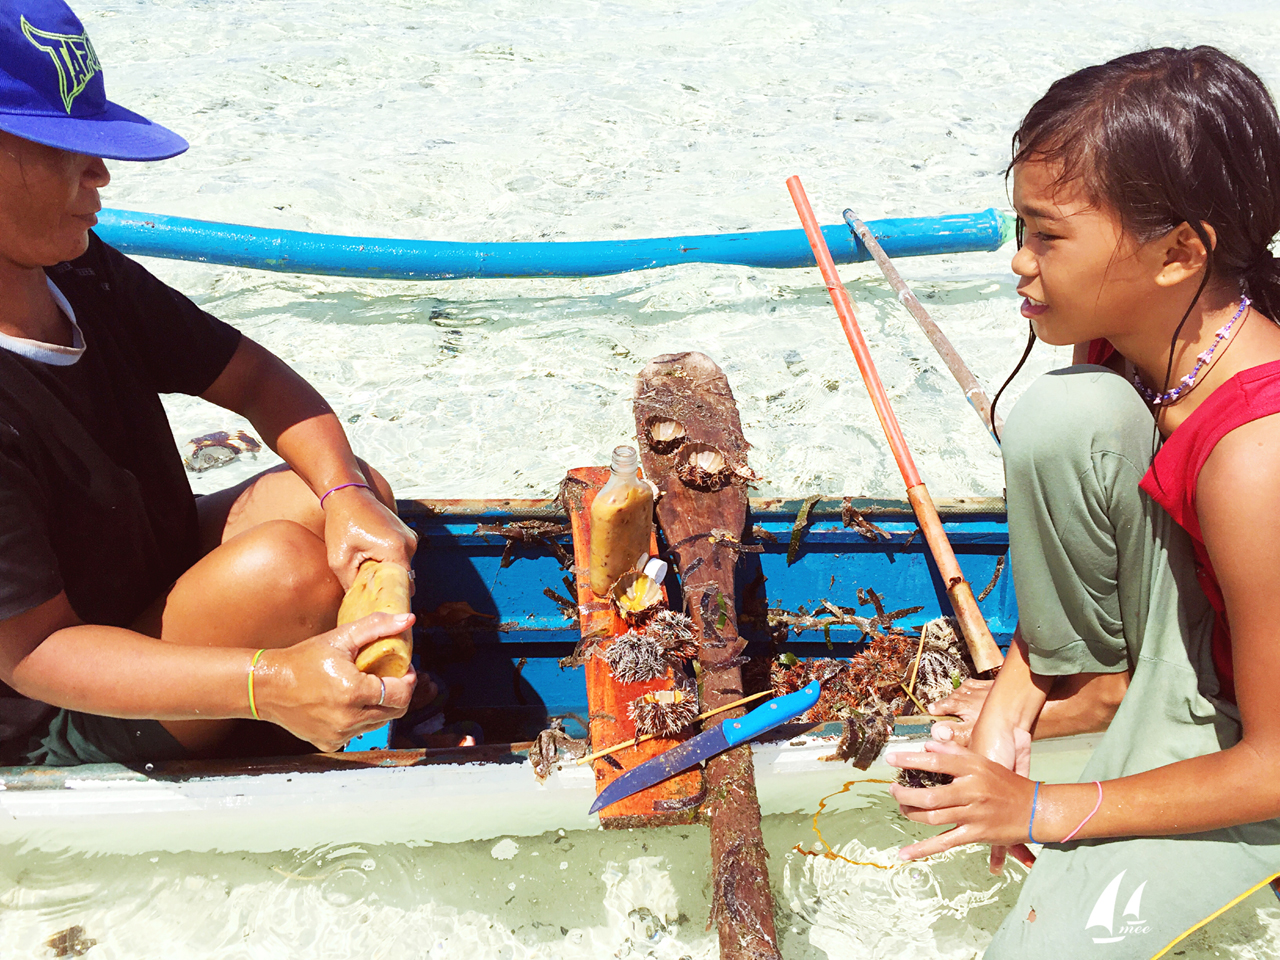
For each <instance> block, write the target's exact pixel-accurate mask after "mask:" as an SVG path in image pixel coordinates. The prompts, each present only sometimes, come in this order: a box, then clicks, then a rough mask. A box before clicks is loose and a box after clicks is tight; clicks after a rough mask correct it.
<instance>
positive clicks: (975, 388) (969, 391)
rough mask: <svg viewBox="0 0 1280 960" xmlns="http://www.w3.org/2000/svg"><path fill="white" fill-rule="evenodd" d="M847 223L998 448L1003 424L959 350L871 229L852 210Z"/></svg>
mask: <svg viewBox="0 0 1280 960" xmlns="http://www.w3.org/2000/svg"><path fill="white" fill-rule="evenodd" d="M844 222H845V223H847V224H848V225H849V227H850V229H852V230H853V232H854V233H856V234H857V235H858V239H860V240H861V241H862V245H863V246H864V247H866V248H867V250H868V252H870V254H871V256H872V257H873V258H874V259H875V261H876V263H877V264H878V265H879V267H880V272H881V273H883V274H884V278H885V279H886V280H888V281H889V286H891V287H893V289H894V292H895V293H897V294H898V302H899V303H901V304H902V305H903V306H904V307H906V308H907V312H908V313H910V314H911V316H913V317H915V319H916V323H918V324H919V325H920V329H921V330H923V331H924V335H925V336H926V337H928V338H929V342H930V343H932V344H933V348H934V349H935V350H937V351H938V355H939V356H940V357H942V362H943V363H945V364H946V365H947V369H948V370H950V371H951V375H952V376H953V377H955V378H956V383H958V384H960V389H962V390H963V391H964V396H965V399H966V400H968V401H969V406H971V407H973V409H974V412H975V413H977V415H978V416H979V417H980V418H981V419H982V425H983V426H984V427H986V428H987V433H989V434H991V439H992V440H994V441H995V442H996V443H997V444H998V443H999V442H1000V427H1001V423H1000V421H999V420H998V419H993V418H992V414H991V401H990V400H988V399H987V394H986V392H985V391H984V390H983V389H982V384H980V383H978V378H977V377H975V376H974V375H973V373H972V371H970V369H969V368H968V367H967V366H966V365H965V362H964V360H962V359H961V357H960V354H959V353H957V352H956V348H955V347H953V346H952V345H951V341H950V340H948V339H947V335H946V334H945V333H943V332H942V328H941V327H939V326H938V325H937V324H936V323H934V322H933V317H931V316H929V311H928V310H926V309H925V308H924V306H923V305H922V304H921V303H920V300H919V298H917V297H916V295H915V294H914V293H912V292H911V288H910V287H908V286H907V283H906V281H905V280H903V279H902V275H901V274H900V273H898V268H897V267H895V266H894V265H893V261H892V260H890V259H889V255H888V254H887V253H885V252H884V247H882V246H880V241H879V240H877V239H876V238H875V235H874V234H873V233H872V232H871V230H870V229H868V227H867V225H866V224H865V223H863V222H862V221H861V220H859V219H858V218H857V217H856V216H854V215H853V211H852V210H846V211H845V212H844Z"/></svg>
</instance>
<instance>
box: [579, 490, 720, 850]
mask: <svg viewBox="0 0 1280 960" xmlns="http://www.w3.org/2000/svg"><path fill="white" fill-rule="evenodd" d="M608 479H609V468H608V467H576V468H574V469H572V470H570V471H569V490H570V492H571V495H570V496H569V497H566V498H565V499H566V500H567V501H568V502H567V503H566V508H567V509H568V510H569V521H570V524H571V525H572V528H573V560H574V569H575V573H576V575H577V586H578V618H579V623H580V626H581V629H582V636H583V638H584V639H588V638H592V637H601V638H603V639H602V641H601V644H600V648H599V651H598V652H597V655H596V656H593V657H591V658H590V659H589V660H588V661H587V668H586V673H587V703H588V705H589V706H590V710H591V717H590V725H591V749H592V751H593V752H594V751H596V750H603V749H605V748H606V747H609V746H612V745H613V744H615V743H621V742H623V741H624V740H630V739H632V738H633V737H635V735H636V728H635V724H634V723H633V722H632V720H631V718H630V717H629V716H628V715H627V705H628V704H629V703H631V701H633V700H635V699H636V698H637V697H640V696H642V695H644V694H646V693H648V692H650V691H652V690H666V689H670V688H671V686H672V676H673V675H672V674H671V673H670V671H668V675H667V677H666V678H663V679H658V680H650V681H646V682H644V683H620V682H618V681H617V680H615V679H614V677H613V675H612V674H611V673H610V672H609V667H608V665H607V664H606V663H605V662H604V660H603V659H602V658H601V657H600V656H599V652H602V651H603V650H605V649H607V648H608V645H609V644H610V643H611V642H612V640H611V639H610V638H613V637H617V636H620V635H621V634H623V633H626V632H627V623H626V621H625V620H624V619H623V618H622V617H621V616H619V615H618V613H617V611H616V610H615V609H614V606H613V604H612V603H611V602H609V601H608V600H607V599H604V598H601V597H597V596H596V595H595V594H594V593H593V592H592V591H591V586H590V577H589V575H588V572H587V570H588V563H589V560H590V557H591V525H590V518H591V503H592V501H593V500H595V496H596V493H597V492H599V490H600V488H601V487H603V486H604V484H605V481H607V480H608ZM657 547H658V544H657V538H656V537H655V538H654V540H653V543H652V545H651V547H650V552H651V553H655V554H656V553H657ZM664 592H665V591H664ZM694 732H695V731H694V730H692V729H690V730H689V731H688V732H687V733H685V734H683V735H682V736H680V737H678V738H676V739H673V740H668V739H664V738H661V737H659V738H655V739H653V740H647V741H645V742H644V743H640V744H637V745H636V746H634V747H627V748H625V749H622V750H619V751H618V752H617V753H614V754H611V755H610V757H601V758H600V759H599V760H596V761H594V770H595V777H596V793H597V794H598V793H599V792H600V791H601V790H603V789H604V788H605V787H606V786H608V785H609V784H610V783H611V782H612V781H613V780H614V779H616V778H617V777H618V776H620V775H621V774H622V773H623V772H624V771H626V770H630V769H632V768H633V767H635V766H637V765H639V764H641V763H643V762H644V761H646V760H648V759H649V758H651V757H655V756H657V755H658V754H660V753H662V752H663V751H665V750H669V749H670V748H671V747H673V746H675V745H676V744H677V743H679V742H680V741H681V740H683V739H686V738H687V737H688V736H691V735H692V734H693V733H694ZM610 759H612V760H614V761H616V763H610V762H609V761H610ZM702 792H703V788H702V771H701V769H699V768H697V767H695V768H694V769H693V770H690V771H687V772H685V773H682V774H680V775H679V776H676V777H672V778H671V779H669V780H665V781H663V782H662V783H659V784H655V785H654V786H652V787H650V788H649V789H648V790H642V791H640V792H639V793H635V794H632V795H631V796H629V797H626V798H625V799H623V800H620V801H618V802H617V803H614V804H611V805H609V806H608V807H605V808H604V810H602V811H601V813H600V822H601V823H602V824H604V825H605V826H631V825H633V824H645V825H653V824H661V823H688V822H690V821H692V820H694V819H695V818H696V817H697V813H698V806H699V803H700V801H701V797H702Z"/></svg>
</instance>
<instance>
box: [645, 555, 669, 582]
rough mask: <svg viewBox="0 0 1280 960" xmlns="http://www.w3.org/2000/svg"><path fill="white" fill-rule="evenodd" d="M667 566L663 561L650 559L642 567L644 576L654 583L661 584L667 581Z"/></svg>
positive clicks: (655, 558) (654, 558)
mask: <svg viewBox="0 0 1280 960" xmlns="http://www.w3.org/2000/svg"><path fill="white" fill-rule="evenodd" d="M667 569H668V565H667V562H666V561H665V560H659V559H658V558H657V557H650V558H649V562H648V563H646V564H645V565H644V575H645V576H646V577H648V578H649V579H650V580H652V581H653V582H654V583H662V581H663V580H665V579H667Z"/></svg>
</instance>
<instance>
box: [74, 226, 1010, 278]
mask: <svg viewBox="0 0 1280 960" xmlns="http://www.w3.org/2000/svg"><path fill="white" fill-rule="evenodd" d="M867 226H868V227H869V228H870V229H871V231H872V233H873V234H874V235H875V237H876V238H877V239H878V240H879V241H880V245H881V246H882V247H883V248H884V250H885V252H886V253H887V254H889V256H891V257H920V256H928V255H932V254H949V253H966V252H971V251H977V250H996V249H998V248H999V247H1000V246H1001V245H1002V244H1004V243H1005V241H1007V240H1008V239H1009V238H1010V237H1011V236H1012V233H1013V220H1012V218H1011V217H1009V216H1008V215H1007V214H1004V213H1001V212H1000V211H998V210H996V209H994V208H991V209H987V210H984V211H982V212H981V213H962V214H953V215H950V216H942V217H903V218H895V219H888V220H871V221H869V222H868V223H867ZM96 232H97V234H98V236H100V237H101V238H102V239H103V240H104V241H106V242H107V243H109V244H111V245H112V246H113V247H116V248H117V249H119V250H121V251H123V252H124V253H127V254H132V255H135V256H144V257H163V258H165V259H169V260H193V261H196V262H198V263H217V264H223V265H225V266H232V267H250V268H253V269H255V270H274V271H278V272H281V273H315V274H325V275H329V276H345V277H365V278H371V279H381V280H453V279H459V278H463V277H598V276H604V275H607V274H613V273H627V272H629V271H632V270H652V269H654V268H655V267H669V266H674V265H676V264H681V263H724V264H739V265H742V266H751V267H784V268H785V267H812V266H814V265H815V264H814V259H813V251H812V250H810V249H809V243H808V241H807V240H806V239H805V235H804V231H803V230H763V231H756V232H753V233H719V234H708V235H706V236H696V237H661V238H654V239H646V240H591V241H552V242H527V243H453V242H450V241H445V240H393V239H386V238H379V237H344V236H336V235H332V234H323V233H304V232H302V231H298V230H275V229H271V228H269V227H249V226H242V225H240V224H233V223H215V222H212V221H207V220H190V219H187V218H185V217H168V216H163V215H160V214H153V213H134V212H131V211H128V210H103V211H101V212H100V213H99V214H98V226H97V228H96ZM822 233H823V235H824V236H825V237H826V240H827V245H828V246H829V247H830V248H831V253H832V256H833V257H834V259H835V261H836V262H837V263H857V262H861V261H863V260H870V259H871V254H870V253H868V252H867V249H866V247H865V246H863V243H862V241H861V240H860V239H858V237H857V236H856V235H854V233H853V232H852V231H851V230H850V229H849V228H848V227H847V226H845V225H844V224H839V225H836V226H827V227H823V228H822Z"/></svg>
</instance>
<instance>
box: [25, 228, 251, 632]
mask: <svg viewBox="0 0 1280 960" xmlns="http://www.w3.org/2000/svg"><path fill="white" fill-rule="evenodd" d="M46 272H47V274H48V276H49V278H50V279H51V280H52V281H53V283H54V285H55V286H56V287H57V288H58V289H59V290H60V291H61V292H62V294H63V296H65V297H66V299H67V301H68V303H69V304H70V305H71V308H72V310H73V311H74V313H75V319H76V322H77V323H78V325H79V327H80V330H81V331H82V333H83V336H84V345H85V350H84V353H83V354H82V355H81V356H80V358H79V359H78V360H77V361H76V362H75V363H74V364H71V365H70V366H54V365H51V364H48V363H43V362H41V361H39V360H35V359H30V358H27V357H24V356H20V355H18V354H17V353H14V352H12V351H10V350H7V349H0V620H2V619H7V618H9V617H12V616H15V615H17V614H19V613H22V612H24V611H26V610H30V609H32V608H33V607H36V606H38V605H40V604H41V603H44V602H45V601H47V600H50V599H52V598H53V597H55V596H57V594H58V593H59V592H60V591H62V590H65V591H66V593H67V598H68V600H69V601H70V603H71V606H72V608H73V609H74V610H75V611H76V613H77V614H78V615H79V616H80V617H81V618H82V619H83V620H85V621H86V622H88V623H100V624H110V625H114V626H127V625H128V624H129V623H131V622H132V621H133V620H134V619H135V618H136V617H137V616H138V615H139V614H140V613H141V612H142V611H143V610H144V609H145V608H146V607H147V605H148V604H150V603H151V601H152V600H154V599H155V598H156V597H157V596H159V595H160V593H161V592H162V591H164V590H165V589H167V588H168V586H169V585H170V584H171V583H173V581H174V580H176V579H177V578H178V577H179V576H180V575H181V574H182V573H183V572H184V571H185V570H186V569H187V568H188V567H189V566H191V564H192V563H194V562H195V561H196V559H198V528H197V521H196V509H195V499H194V497H193V496H192V493H191V486H190V484H188V482H187V477H186V473H185V471H184V469H183V466H182V458H181V456H180V455H179V454H178V449H177V446H176V444H175V443H174V439H173V433H172V431H171V429H170V427H169V421H168V418H167V417H166V416H165V412H164V408H163V406H162V405H161V403H160V397H159V394H161V393H187V394H199V393H202V392H204V391H205V390H206V389H208V387H209V386H210V385H211V384H212V383H213V382H214V380H216V379H217V378H218V375H219V374H220V373H222V371H223V369H224V368H225V367H226V365H227V363H228V361H230V359H231V355H232V354H233V353H234V352H235V349H236V346H237V344H238V343H239V341H240V334H239V333H238V332H237V331H236V330H235V329H233V328H232V327H229V326H227V325H226V324H225V323H223V322H222V321H220V320H218V319H216V318H214V317H212V316H210V315H209V314H207V313H205V312H204V311H203V310H201V309H200V308H199V307H197V306H196V305H195V304H193V303H192V302H191V301H190V300H188V299H187V298H186V297H184V296H182V295H181V294H180V293H178V292H177V291H175V290H172V289H170V288H169V287H167V286H165V285H164V284H163V283H161V282H160V281H159V280H157V279H156V278H155V277H153V276H152V275H151V274H150V273H148V272H147V271H146V270H145V269H143V268H142V267H141V266H140V265H138V264H137V263H135V262H133V261H132V260H130V259H128V258H127V257H125V256H124V255H123V254H121V253H120V252H119V251H117V250H114V249H112V248H111V247H109V246H107V245H106V244H104V243H103V242H102V241H101V240H99V239H98V238H97V237H96V236H95V235H94V234H92V233H91V234H90V235H89V249H88V251H87V252H86V253H85V254H84V256H82V257H79V258H78V259H76V260H73V261H71V262H70V263H60V264H58V265H57V266H56V267H50V268H49V269H48V270H47V271H46Z"/></svg>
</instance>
